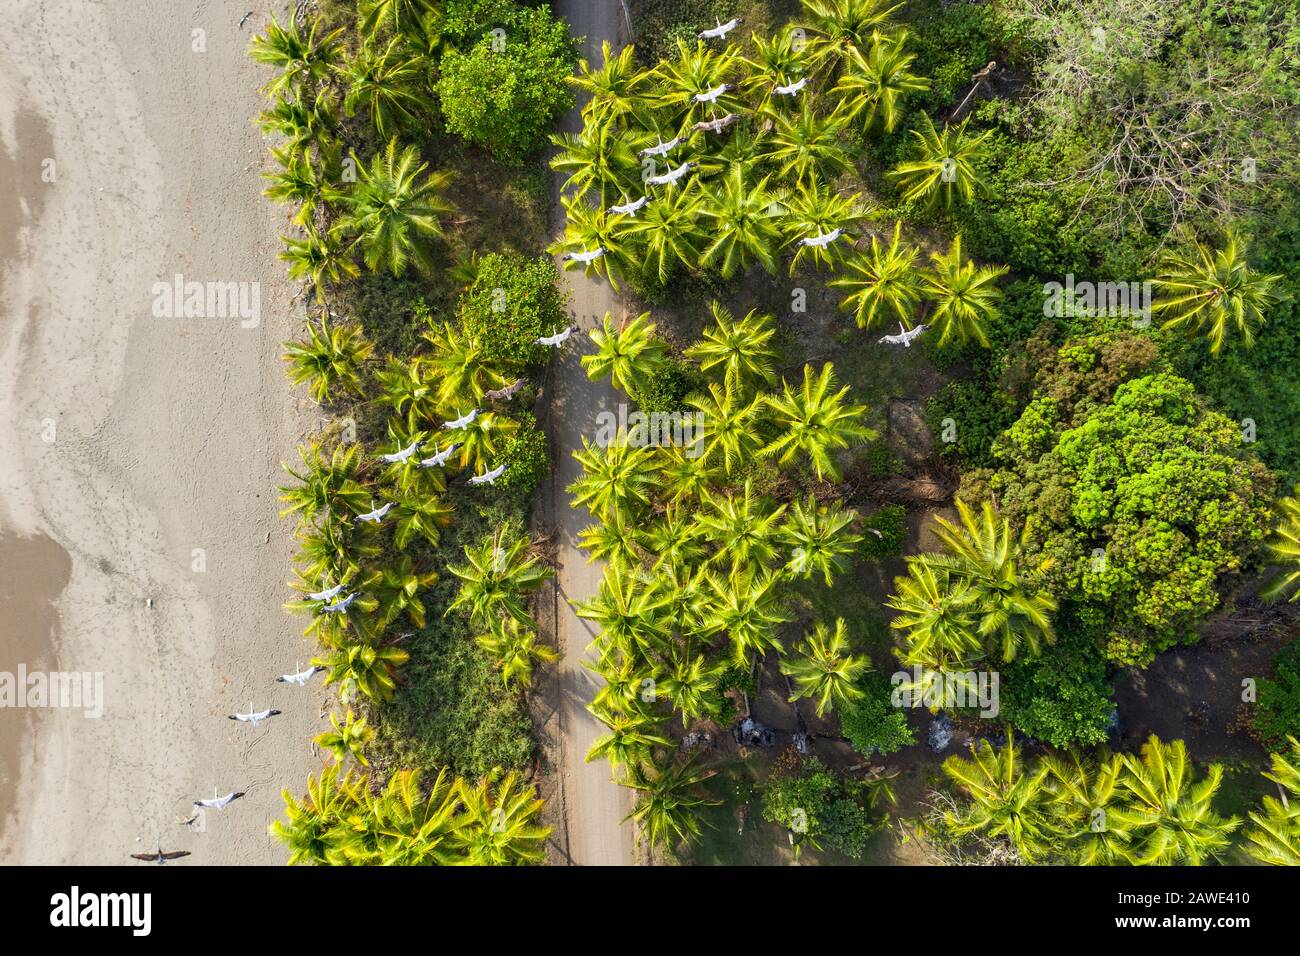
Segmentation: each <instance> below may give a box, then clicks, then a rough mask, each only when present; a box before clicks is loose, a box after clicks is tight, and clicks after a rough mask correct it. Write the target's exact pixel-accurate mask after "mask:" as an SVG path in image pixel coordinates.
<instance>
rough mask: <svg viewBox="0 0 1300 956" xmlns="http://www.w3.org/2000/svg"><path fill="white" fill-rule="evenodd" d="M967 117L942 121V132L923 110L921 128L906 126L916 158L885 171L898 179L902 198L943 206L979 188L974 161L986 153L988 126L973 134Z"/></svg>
mask: <svg viewBox="0 0 1300 956" xmlns="http://www.w3.org/2000/svg"><path fill="white" fill-rule="evenodd" d="M969 122H970V117H967V118H966V119H964V120H962V121H961V124H960V125H958V126H956V127H953V126H949V125H948V124H947V123H945V124H944V127H943V132H942V133H940V132H939V131H938V130H936V129H935V128H934V123H933V122H932V121H931V120H930V117H929V116H927V115H926V114H924V113H922V114H921V128H920V129H912V130H910V132H911V134H912V136H913V137H914V139H915V140H916V152H917V158H916V159H913V160H909V161H907V162H904V163H899V164H898V165H897V166H895V167H894V169H893V171H892V172H890V173H889V174H888V175H889V176H890V177H891V178H893V179H896V180H898V182H899V186H900V187H901V188H902V190H903V201H904V202H909V203H910V202H917V203H922V204H924V205H929V206H933V205H934V204H936V203H941V204H942V205H943V206H944V208H945V209H950V208H952V206H953V204H954V202H958V201H959V202H963V203H967V202H970V201H971V200H972V199H974V198H975V194H976V193H977V192H980V191H981V190H982V189H983V188H984V185H983V180H981V179H980V177H979V173H978V172H977V171H976V169H975V165H976V164H977V163H978V162H979V161H980V160H982V159H984V157H985V156H986V155H987V153H988V148H987V143H988V139H989V137H990V136H991V135H993V133H992V130H985V131H984V132H983V133H980V134H978V135H975V134H973V133H968V132H967V130H966V127H967V124H969Z"/></svg>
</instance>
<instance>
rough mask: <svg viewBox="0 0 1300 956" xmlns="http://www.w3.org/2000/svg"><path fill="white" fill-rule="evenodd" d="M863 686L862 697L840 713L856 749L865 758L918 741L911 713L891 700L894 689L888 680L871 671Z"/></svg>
mask: <svg viewBox="0 0 1300 956" xmlns="http://www.w3.org/2000/svg"><path fill="white" fill-rule="evenodd" d="M861 687H862V691H863V695H862V697H861V698H860V699H859V700H858V701H856V702H855V703H854V704H853V705H852V706H850V707H847V708H845V709H844V710H842V711H841V712H840V727H841V729H842V730H843V731H844V736H845V737H847V738H848V740H849V743H851V744H852V745H853V749H854V750H856V751H857V752H858V753H860V754H862V756H864V757H872V756H875V755H877V754H879V755H880V756H884V755H885V754H891V753H893V752H894V751H896V750H899V749H900V748H902V747H906V746H909V745H910V744H914V743H916V737H915V735H914V734H913V733H912V728H911V727H909V726H908V724H907V714H906V713H905V712H904V711H902V710H900V709H898V708H897V707H894V706H893V704H892V703H891V702H890V696H891V694H892V693H893V689H892V687H891V686H890V684H889V681H888V679H887V678H886V677H885V676H884V675H883V674H880V673H878V672H876V671H870V672H868V673H867V674H866V675H865V676H864V677H863V679H862V683H861Z"/></svg>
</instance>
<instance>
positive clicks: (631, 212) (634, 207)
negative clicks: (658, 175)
mask: <svg viewBox="0 0 1300 956" xmlns="http://www.w3.org/2000/svg"><path fill="white" fill-rule="evenodd" d="M649 201H650V197H649V196H642V197H641V198H640V199H637V200H635V201H634V202H628V203H624V204H623V205H621V206H610V207H609V208H608V209H607V210H605V211H606V212H616V213H618V214H619V215H620V216H631V217H633V218H636V214H637V213H638V212H639V211H640V210H641V207H643V206H644V205H645V204H646V203H648V202H649Z"/></svg>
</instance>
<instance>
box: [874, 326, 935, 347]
mask: <svg viewBox="0 0 1300 956" xmlns="http://www.w3.org/2000/svg"><path fill="white" fill-rule="evenodd" d="M928 328H929V326H928V325H918V326H917V327H916V328H914V329H911V330H910V331H909V330H907V329H905V328H903V323H902V322H899V323H898V334H897V335H882V336H881V337H880V341H881V342H882V343H883V344H885V345H901V346H903V348H905V349H910V348H911V347H912V339H914V338H916V337H917V336H918V335H920V334H921V333H922V332H924V331H925V330H926V329H928Z"/></svg>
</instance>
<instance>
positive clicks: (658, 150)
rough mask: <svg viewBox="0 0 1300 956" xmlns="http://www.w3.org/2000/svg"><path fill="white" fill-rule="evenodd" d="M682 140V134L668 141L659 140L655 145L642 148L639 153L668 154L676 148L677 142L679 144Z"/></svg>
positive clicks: (650, 154) (644, 154) (646, 154)
mask: <svg viewBox="0 0 1300 956" xmlns="http://www.w3.org/2000/svg"><path fill="white" fill-rule="evenodd" d="M681 141H682V138H681V137H680V136H674V137H673V138H672V139H670V140H669V141H668V142H666V143H665V142H664V141H663V140H659V142H658V143H656V144H655V145H654V146H647V147H646V148H645V149H643V150H641V152H640V153H639V154H638V155H640V156H667V155H668V154H669V153H670V152H672V150H673V149H674V148H676V146H677V144H679V143H680V142H681Z"/></svg>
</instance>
